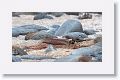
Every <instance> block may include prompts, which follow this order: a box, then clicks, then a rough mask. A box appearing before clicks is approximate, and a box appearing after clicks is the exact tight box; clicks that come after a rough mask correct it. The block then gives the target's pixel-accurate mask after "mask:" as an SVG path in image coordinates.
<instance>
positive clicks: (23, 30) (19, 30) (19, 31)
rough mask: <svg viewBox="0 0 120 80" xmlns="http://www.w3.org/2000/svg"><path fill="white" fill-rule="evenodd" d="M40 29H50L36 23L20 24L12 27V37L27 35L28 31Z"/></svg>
mask: <svg viewBox="0 0 120 80" xmlns="http://www.w3.org/2000/svg"><path fill="white" fill-rule="evenodd" d="M40 30H48V29H47V28H45V27H43V26H38V25H35V24H32V25H23V26H18V27H15V28H12V37H17V36H19V35H26V34H28V33H31V32H38V31H40Z"/></svg>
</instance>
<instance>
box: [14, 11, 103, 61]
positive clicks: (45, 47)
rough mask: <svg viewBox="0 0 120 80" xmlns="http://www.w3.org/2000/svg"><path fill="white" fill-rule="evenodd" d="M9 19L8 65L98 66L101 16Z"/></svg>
mask: <svg viewBox="0 0 120 80" xmlns="http://www.w3.org/2000/svg"><path fill="white" fill-rule="evenodd" d="M12 16H13V17H12V21H13V22H12V24H13V25H12V26H13V27H12V62H102V13H97V12H94V13H91V12H90V13H89V12H73V13H72V12H68V13H66V12H38V13H37V12H36V13H32V12H29V13H28V12H26V13H25V12H23V13H22V12H21V13H20V12H13V15H12Z"/></svg>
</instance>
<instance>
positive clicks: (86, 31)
mask: <svg viewBox="0 0 120 80" xmlns="http://www.w3.org/2000/svg"><path fill="white" fill-rule="evenodd" d="M95 32H96V31H95V30H93V29H86V30H84V33H85V34H87V35H92V34H95Z"/></svg>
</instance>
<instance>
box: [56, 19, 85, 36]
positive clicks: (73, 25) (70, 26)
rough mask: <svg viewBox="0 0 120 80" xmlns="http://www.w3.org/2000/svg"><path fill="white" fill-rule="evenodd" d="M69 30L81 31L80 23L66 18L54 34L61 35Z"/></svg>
mask: <svg viewBox="0 0 120 80" xmlns="http://www.w3.org/2000/svg"><path fill="white" fill-rule="evenodd" d="M70 32H83V28H82V24H81V23H80V22H79V21H77V20H67V21H65V22H64V23H63V24H62V26H60V27H59V29H58V30H57V31H56V33H55V35H56V36H63V35H65V34H67V33H70Z"/></svg>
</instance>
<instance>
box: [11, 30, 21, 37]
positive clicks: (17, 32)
mask: <svg viewBox="0 0 120 80" xmlns="http://www.w3.org/2000/svg"><path fill="white" fill-rule="evenodd" d="M19 35H20V31H19V30H18V29H16V28H15V29H14V28H12V37H17V36H19Z"/></svg>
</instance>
